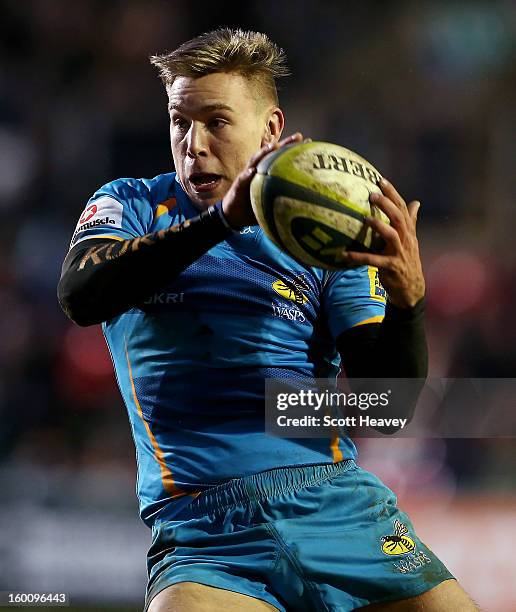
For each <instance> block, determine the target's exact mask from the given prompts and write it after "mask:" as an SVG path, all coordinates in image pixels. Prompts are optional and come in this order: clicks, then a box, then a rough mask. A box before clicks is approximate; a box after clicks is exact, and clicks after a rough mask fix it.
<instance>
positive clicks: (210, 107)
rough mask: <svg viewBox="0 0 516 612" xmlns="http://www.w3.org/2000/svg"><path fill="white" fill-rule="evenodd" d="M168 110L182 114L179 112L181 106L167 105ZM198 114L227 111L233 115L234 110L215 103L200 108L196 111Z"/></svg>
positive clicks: (225, 105)
mask: <svg viewBox="0 0 516 612" xmlns="http://www.w3.org/2000/svg"><path fill="white" fill-rule="evenodd" d="M168 110H169V111H171V110H177V111H179V112H182V110H181V104H169V105H168ZM196 110H197V111H198V112H201V113H203V112H204V113H210V112H212V111H216V110H226V111H229V112H231V113H234V112H235V111H234V109H232V108H231V106H228V105H227V104H223V103H222V102H216V103H215V104H206V105H205V106H201V108H199V109H196Z"/></svg>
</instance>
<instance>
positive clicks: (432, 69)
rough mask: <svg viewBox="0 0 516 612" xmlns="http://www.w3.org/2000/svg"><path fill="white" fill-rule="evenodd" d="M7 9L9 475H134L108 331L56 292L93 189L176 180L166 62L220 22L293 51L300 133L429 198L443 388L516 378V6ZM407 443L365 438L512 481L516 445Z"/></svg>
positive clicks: (290, 106) (3, 386)
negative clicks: (13, 470)
mask: <svg viewBox="0 0 516 612" xmlns="http://www.w3.org/2000/svg"><path fill="white" fill-rule="evenodd" d="M0 6H1V8H0V11H1V17H0V159H1V164H0V307H1V312H2V317H1V319H0V336H1V342H0V419H1V423H2V425H1V427H0V466H1V465H4V466H20V465H21V466H31V465H32V466H38V467H39V468H41V467H48V468H53V467H59V468H62V467H65V468H67V469H68V468H69V469H71V470H80V469H98V470H107V469H109V468H113V469H116V470H123V471H124V470H125V471H126V472H127V473H128V474H132V473H133V472H134V470H135V465H134V450H133V448H132V445H131V441H130V434H129V426H128V424H127V423H126V420H125V418H124V414H123V413H124V408H123V405H122V402H121V399H120V397H119V395H118V391H117V389H116V386H115V382H114V376H113V373H112V367H111V363H110V358H109V355H108V352H107V349H106V348H105V345H104V342H103V338H102V334H101V331H100V327H98V326H95V327H91V328H78V327H75V326H73V325H72V324H71V323H70V322H69V321H68V320H67V319H66V318H65V316H64V314H63V313H62V312H61V310H60V309H59V306H58V304H57V300H56V285H57V282H58V279H59V274H60V266H61V263H62V260H63V258H64V255H65V254H66V251H67V248H68V243H69V240H70V238H71V234H72V232H73V229H74V227H75V224H76V222H77V219H78V217H79V215H80V213H81V211H82V209H83V208H84V205H85V203H86V202H87V200H88V198H89V197H90V196H91V194H92V193H93V192H94V191H95V190H96V189H97V188H98V187H100V186H101V185H102V184H104V183H106V182H108V181H110V180H112V179H114V178H117V177H121V176H135V177H152V176H155V175H157V174H160V173H162V172H166V171H169V170H171V169H172V163H171V156H170V152H169V144H168V122H167V113H166V104H165V94H164V91H163V90H162V86H161V83H160V81H159V79H158V78H157V75H156V73H155V71H154V69H153V68H152V67H151V66H150V65H149V62H148V57H149V55H151V54H153V53H160V52H164V51H166V50H172V49H173V48H175V47H176V46H177V45H178V44H180V43H181V42H183V41H185V40H187V39H188V38H191V37H192V36H195V35H197V34H199V33H201V32H203V31H206V30H208V29H213V28H214V27H217V26H219V25H230V26H241V27H244V28H250V29H255V30H261V31H264V32H266V33H268V34H269V35H270V36H271V38H272V39H273V40H275V41H276V42H277V43H278V44H280V46H282V47H283V48H285V50H286V52H287V56H288V57H289V60H290V66H291V69H292V76H291V77H289V78H287V79H286V80H285V81H284V82H283V83H282V85H281V91H280V97H281V99H282V103H283V106H284V108H285V110H286V116H287V131H288V132H293V131H296V130H301V131H303V133H304V134H305V136H310V137H312V138H314V139H318V140H330V141H333V142H337V143H339V144H342V145H344V146H347V147H348V148H351V149H353V150H356V151H357V152H358V153H360V154H362V155H363V156H364V157H366V158H367V159H369V160H370V161H371V162H372V163H373V164H374V165H375V166H376V167H377V168H378V169H379V170H380V171H382V172H383V173H384V174H385V175H386V176H388V177H389V178H390V179H391V180H392V181H393V182H394V183H395V185H396V186H397V187H398V189H399V191H400V192H401V193H402V194H404V195H406V196H407V198H409V199H411V198H416V197H417V198H420V199H421V200H422V202H423V206H422V209H421V214H420V221H419V233H420V242H421V248H422V251H423V256H424V264H425V269H426V276H427V282H428V337H429V344H430V356H431V373H432V375H434V376H443V377H453V376H457V377H478V378H482V377H514V375H515V373H516V319H515V318H514V316H513V313H512V309H513V304H514V302H515V299H516V286H515V283H514V278H515V272H516V255H515V251H514V249H513V243H512V240H513V238H512V227H511V222H510V219H511V218H512V214H511V213H512V208H513V205H514V200H513V194H514V192H515V190H514V187H515V173H514V170H513V165H514V159H515V158H516V144H515V143H516V141H515V139H514V133H515V130H514V127H515V123H516V120H515V116H514V112H513V109H514V108H515V107H516V63H515V54H514V43H513V41H514V34H515V31H516V7H515V5H514V3H512V2H510V1H506V2H504V1H502V0H499V1H489V0H484V1H478V2H476V1H472V2H466V3H465V2H453V1H452V2H428V3H415V2H401V1H400V2H390V3H381V10H379V3H376V2H372V1H362V2H358V3H348V2H337V1H327V2H318V1H317V0H295V1H294V0H286V1H284V2H277V1H275V0H262V2H260V3H241V4H240V8H234V9H233V11H232V13H231V15H230V16H228V15H227V14H226V15H225V14H221V12H220V7H219V6H218V3H206V5H203V6H202V10H200V7H199V5H198V4H197V3H191V2H187V1H186V0H170V1H166V0H132V1H124V2H122V1H110V2H101V1H100V0H77V1H75V2H64V0H63V1H60V0H30V1H29V2H19V1H17V0H3V1H2V2H1V5H0ZM395 442H396V441H389V446H387V445H386V444H383V445H382V444H380V445H378V444H379V443H378V441H375V442H372V443H366V441H362V443H361V446H362V447H363V455H364V458H365V462H366V463H367V462H369V464H371V465H374V463H375V461H376V460H377V461H378V463H381V462H382V461H385V453H386V452H389V453H390V454H389V457H390V460H392V461H394V462H396V461H397V460H400V461H409V462H412V465H415V466H419V468H420V471H419V472H418V474H417V477H419V478H420V477H421V473H422V472H424V473H425V474H427V475H428V479H429V480H430V481H432V479H433V482H434V483H436V486H440V487H451V489H453V490H454V491H455V490H457V489H458V490H461V489H465V488H473V489H479V490H488V491H490V490H504V491H505V490H510V488H511V487H513V486H514V483H511V481H510V479H509V477H508V476H509V475H508V474H507V470H508V467H507V466H508V463H507V462H508V461H512V462H513V464H514V459H515V450H516V444H515V441H514V439H512V440H510V439H498V440H482V439H477V440H458V441H451V440H445V441H442V440H440V441H422V440H419V441H415V442H410V443H407V441H399V444H398V446H396V444H395ZM368 453H369V454H368ZM400 454H401V455H402V456H401V459H400ZM375 458H376V459H375ZM425 470H426V471H425ZM392 472H393V473H394V472H395V470H394V468H393V470H392ZM414 478H416V476H414Z"/></svg>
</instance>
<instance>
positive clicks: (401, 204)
mask: <svg viewBox="0 0 516 612" xmlns="http://www.w3.org/2000/svg"><path fill="white" fill-rule="evenodd" d="M379 186H380V189H381V190H382V193H381V194H379V193H372V194H371V196H370V198H369V199H370V202H371V204H374V205H375V206H376V207H377V208H379V209H380V210H382V211H383V212H384V213H385V214H386V215H387V217H389V220H390V225H388V224H387V223H384V222H383V221H382V220H381V219H377V218H376V217H368V218H367V223H368V225H369V226H370V227H371V228H372V229H373V230H374V231H376V232H377V233H378V234H379V235H380V236H381V237H382V238H383V239H384V241H385V248H384V250H383V251H382V252H381V253H379V254H375V253H358V252H355V251H347V252H345V253H343V254H342V261H343V262H345V263H346V264H349V265H353V266H356V265H370V266H376V267H377V268H378V275H379V277H380V282H381V283H382V285H383V287H384V289H385V291H386V292H387V297H388V299H389V302H391V303H392V304H394V305H395V306H398V307H399V308H409V307H411V306H414V305H415V304H416V303H417V302H418V301H419V300H420V299H421V298H422V297H423V296H424V294H425V278H424V276H423V268H422V265H421V257H420V255H419V244H418V240H417V235H416V222H417V213H418V210H419V207H420V202H418V201H417V200H414V201H413V202H410V203H409V204H406V203H405V200H404V199H403V198H402V197H401V196H400V194H399V193H398V192H397V191H396V189H395V188H394V186H393V185H392V184H391V183H389V181H387V180H386V179H382V180H381V181H380V183H379Z"/></svg>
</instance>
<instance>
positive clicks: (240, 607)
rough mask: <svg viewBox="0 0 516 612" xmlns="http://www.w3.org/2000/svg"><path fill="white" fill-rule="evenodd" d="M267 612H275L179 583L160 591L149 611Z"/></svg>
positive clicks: (224, 592)
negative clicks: (217, 611) (218, 611)
mask: <svg viewBox="0 0 516 612" xmlns="http://www.w3.org/2000/svg"><path fill="white" fill-rule="evenodd" d="M213 610H224V612H266V611H270V610H275V611H277V608H275V607H274V606H272V605H270V604H268V603H266V602H265V601H262V600H260V599H255V598H254V597H249V596H248V595H242V594H240V593H234V592H233V591H227V590H225V589H218V588H215V587H211V586H206V585H204V584H199V583H197V582H179V583H177V584H173V585H171V586H169V587H167V588H166V589H163V591H160V592H159V593H158V594H157V595H156V597H154V599H153V600H152V601H151V603H150V606H149V608H148V612H213Z"/></svg>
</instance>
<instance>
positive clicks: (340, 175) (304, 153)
mask: <svg viewBox="0 0 516 612" xmlns="http://www.w3.org/2000/svg"><path fill="white" fill-rule="evenodd" d="M380 179H381V175H380V173H379V172H378V171H377V170H376V169H375V168H374V167H373V166H372V165H371V164H370V163H369V162H368V161H366V160H365V159H364V158H363V157H360V156H359V155H357V154H356V153H354V152H353V151H350V150H349V149H346V148H344V147H341V146H339V145H335V144H331V143H327V142H305V143H299V144H294V145H290V146H287V147H284V148H281V149H278V150H276V151H273V152H272V153H270V154H269V155H267V156H266V157H265V158H264V159H263V160H262V161H261V162H260V163H259V164H258V167H257V172H256V174H255V176H254V177H253V180H252V182H251V203H252V206H253V211H254V213H255V215H256V218H257V220H258V223H259V224H260V226H261V227H262V229H263V230H264V232H265V233H266V235H267V236H268V237H269V238H270V239H271V240H272V241H273V242H274V243H275V244H276V245H277V246H278V247H279V248H280V249H282V250H284V251H286V252H287V253H289V254H290V255H291V256H292V257H294V259H296V260H298V261H300V262H301V263H304V264H307V265H309V266H316V267H319V268H327V269H330V270H336V269H341V268H344V267H346V265H345V263H343V261H342V260H341V259H340V257H339V255H340V254H341V252H342V251H344V250H351V251H368V252H378V251H380V250H382V249H383V246H384V243H383V240H382V239H381V238H380V236H378V234H376V233H375V232H373V230H372V228H371V227H369V226H368V225H367V224H366V223H364V218H365V217H367V216H374V217H378V218H380V219H382V220H383V221H385V222H386V223H389V219H388V218H387V216H386V215H385V214H384V213H383V212H382V211H380V210H379V209H378V208H376V207H375V206H372V205H371V204H370V202H369V195H370V194H371V193H373V192H376V193H381V190H380V188H379V187H378V182H379V180H380Z"/></svg>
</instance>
